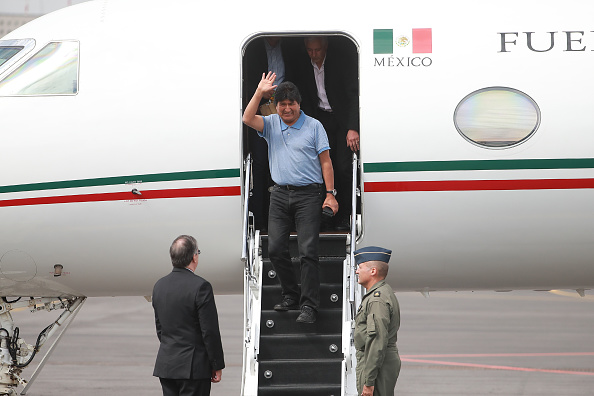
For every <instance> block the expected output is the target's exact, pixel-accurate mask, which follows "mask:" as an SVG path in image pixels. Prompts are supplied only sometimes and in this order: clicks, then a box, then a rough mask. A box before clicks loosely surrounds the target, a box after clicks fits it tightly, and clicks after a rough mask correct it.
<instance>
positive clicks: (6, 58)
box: [0, 39, 35, 75]
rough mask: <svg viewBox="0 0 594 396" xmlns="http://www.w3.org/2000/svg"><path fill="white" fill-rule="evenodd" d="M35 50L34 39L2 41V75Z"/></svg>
mask: <svg viewBox="0 0 594 396" xmlns="http://www.w3.org/2000/svg"><path fill="white" fill-rule="evenodd" d="M33 48H35V40H33V39H14V40H0V75H1V74H2V73H4V72H5V71H7V70H8V69H10V68H11V67H12V66H14V65H15V64H16V63H18V62H19V61H20V60H21V59H22V58H23V57H24V56H26V55H27V54H28V53H29V52H31V50H33Z"/></svg>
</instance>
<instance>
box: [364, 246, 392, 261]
mask: <svg viewBox="0 0 594 396" xmlns="http://www.w3.org/2000/svg"><path fill="white" fill-rule="evenodd" d="M391 255H392V251H391V250H388V249H384V248H381V247H378V246H367V247H364V248H361V249H358V250H355V263H356V264H357V265H359V264H362V263H366V262H368V261H383V262H384V263H388V262H389V261H390V256H391Z"/></svg>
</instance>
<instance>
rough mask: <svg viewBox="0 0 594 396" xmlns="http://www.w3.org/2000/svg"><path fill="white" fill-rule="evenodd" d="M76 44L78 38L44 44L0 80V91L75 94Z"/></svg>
mask: <svg viewBox="0 0 594 396" xmlns="http://www.w3.org/2000/svg"><path fill="white" fill-rule="evenodd" d="M78 47H79V43H78V41H61V42H52V43H49V44H47V45H46V46H45V47H43V49H41V51H39V52H38V53H37V54H35V55H33V56H32V57H31V58H30V59H28V60H27V61H26V62H25V63H23V64H22V65H21V66H20V67H18V68H17V69H16V70H15V71H13V72H12V73H10V74H9V75H8V76H6V77H5V78H4V79H3V80H2V81H0V95H1V96H19V95H75V94H76V93H77V92H78V52H79V51H78Z"/></svg>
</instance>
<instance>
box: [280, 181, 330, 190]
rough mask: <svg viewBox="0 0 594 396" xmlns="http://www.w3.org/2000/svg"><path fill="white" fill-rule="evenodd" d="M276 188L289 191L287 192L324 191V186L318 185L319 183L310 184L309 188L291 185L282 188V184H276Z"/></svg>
mask: <svg viewBox="0 0 594 396" xmlns="http://www.w3.org/2000/svg"><path fill="white" fill-rule="evenodd" d="M274 186H275V187H278V188H279V189H281V190H287V191H303V190H321V189H322V185H321V184H317V183H313V184H308V185H307V186H291V185H290V184H287V185H285V186H281V185H280V184H275V185H274Z"/></svg>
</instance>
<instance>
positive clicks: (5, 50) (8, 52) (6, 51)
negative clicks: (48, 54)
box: [0, 47, 23, 66]
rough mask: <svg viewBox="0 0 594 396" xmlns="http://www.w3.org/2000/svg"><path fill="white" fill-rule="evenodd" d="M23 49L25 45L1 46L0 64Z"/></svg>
mask: <svg viewBox="0 0 594 396" xmlns="http://www.w3.org/2000/svg"><path fill="white" fill-rule="evenodd" d="M22 49H23V47H0V66H2V65H3V64H5V63H6V61H8V60H9V59H10V58H12V57H13V56H15V54H16V53H17V52H19V51H20V50H22Z"/></svg>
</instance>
